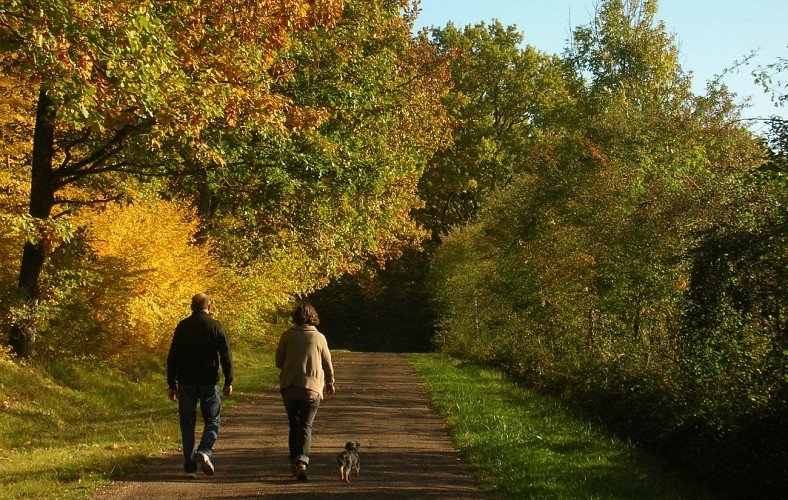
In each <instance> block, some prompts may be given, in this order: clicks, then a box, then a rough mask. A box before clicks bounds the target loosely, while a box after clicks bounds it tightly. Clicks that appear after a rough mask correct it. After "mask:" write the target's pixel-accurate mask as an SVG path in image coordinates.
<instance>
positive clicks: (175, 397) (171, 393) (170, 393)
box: [167, 389, 178, 401]
mask: <svg viewBox="0 0 788 500" xmlns="http://www.w3.org/2000/svg"><path fill="white" fill-rule="evenodd" d="M167 395H168V396H169V397H170V401H178V389H168V390H167Z"/></svg>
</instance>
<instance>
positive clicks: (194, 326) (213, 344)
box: [167, 311, 233, 389]
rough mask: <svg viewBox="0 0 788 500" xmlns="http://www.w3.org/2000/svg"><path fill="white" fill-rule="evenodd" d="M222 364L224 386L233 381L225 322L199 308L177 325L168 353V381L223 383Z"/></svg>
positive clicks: (173, 383)
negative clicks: (220, 380) (221, 381)
mask: <svg viewBox="0 0 788 500" xmlns="http://www.w3.org/2000/svg"><path fill="white" fill-rule="evenodd" d="M219 364H221V366H222V373H224V385H232V383H233V356H232V352H231V351H230V343H229V342H228V341H227V334H226V333H225V332H224V327H223V326H222V324H221V323H219V322H218V321H216V320H215V319H213V318H211V317H210V316H209V315H208V314H207V313H205V312H202V311H199V312H194V313H192V315H191V316H189V317H188V318H186V319H184V320H182V321H181V322H180V323H178V326H177V327H175V333H174V334H173V336H172V344H171V345H170V352H169V354H168V355H167V384H168V385H169V387H170V389H175V388H176V387H177V385H176V381H177V384H185V385H214V384H217V383H218V382H219Z"/></svg>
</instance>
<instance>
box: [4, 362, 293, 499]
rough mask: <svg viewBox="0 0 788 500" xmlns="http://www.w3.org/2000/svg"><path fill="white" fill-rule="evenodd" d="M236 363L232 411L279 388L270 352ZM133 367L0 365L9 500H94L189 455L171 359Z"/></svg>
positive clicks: (229, 400) (228, 401) (227, 403)
mask: <svg viewBox="0 0 788 500" xmlns="http://www.w3.org/2000/svg"><path fill="white" fill-rule="evenodd" d="M234 355H235V363H236V373H237V377H236V379H235V381H234V383H233V389H234V391H233V396H232V397H231V398H226V397H225V398H224V399H223V407H224V408H225V409H229V408H231V407H232V406H233V405H235V404H238V403H242V402H244V401H246V400H248V399H249V398H251V397H252V396H253V395H254V394H256V393H259V392H260V390H261V389H262V388H263V387H270V386H271V385H274V384H275V383H276V380H277V374H278V371H277V370H276V369H275V368H274V366H273V356H272V355H271V354H270V353H259V354H251V353H246V352H239V351H236V352H235V353H234ZM127 364H128V366H130V368H128V369H125V370H124V369H120V368H118V367H117V366H114V365H112V364H109V363H107V362H104V361H101V360H95V359H87V360H46V361H42V360H39V361H36V362H34V363H32V364H17V363H12V362H10V361H8V360H7V358H0V407H1V408H2V412H0V498H61V499H80V498H88V497H90V496H91V495H92V494H93V493H94V492H95V491H96V490H97V489H98V488H100V487H101V486H104V485H106V484H107V483H108V482H109V481H110V480H111V479H112V478H114V477H117V476H119V475H122V474H124V473H128V472H129V471H131V470H134V469H135V468H137V467H139V466H141V465H142V464H143V463H144V461H145V460H146V459H148V458H150V457H153V456H156V455H158V454H159V453H162V452H165V451H170V452H176V451H177V450H178V449H179V447H180V433H179V430H178V415H177V405H175V404H173V403H171V402H170V401H169V400H168V399H167V395H166V387H167V384H166V371H165V367H164V362H163V360H162V359H160V358H151V357H144V356H140V357H139V358H138V359H136V358H135V360H134V362H133V363H127Z"/></svg>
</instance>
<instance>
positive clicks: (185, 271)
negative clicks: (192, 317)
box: [79, 199, 214, 350]
mask: <svg viewBox="0 0 788 500" xmlns="http://www.w3.org/2000/svg"><path fill="white" fill-rule="evenodd" d="M79 219H80V220H79V222H81V223H83V224H85V225H86V226H87V227H88V228H89V234H90V243H91V246H92V247H93V249H94V251H95V252H96V256H97V258H96V264H95V266H96V269H95V271H96V272H98V273H100V274H101V276H102V279H101V281H100V282H99V283H96V284H95V285H94V286H93V287H92V289H91V290H90V291H89V292H87V293H86V296H88V297H92V302H93V303H92V304H91V307H90V310H91V314H93V315H94V318H95V320H96V321H98V322H99V323H100V324H101V325H102V329H103V330H105V331H108V332H111V334H112V335H111V338H110V339H108V342H109V344H110V346H109V347H110V350H112V348H113V346H119V345H128V344H131V345H137V346H139V347H142V348H145V349H153V350H156V349H159V350H161V349H164V348H165V347H166V345H167V342H168V341H169V338H170V335H171V333H172V332H171V330H172V328H173V327H174V325H175V324H176V323H177V321H178V320H179V319H180V318H181V317H182V316H183V315H184V314H185V313H186V312H188V310H187V308H185V307H184V305H187V304H188V300H189V299H190V297H191V296H192V295H193V294H194V293H196V292H199V291H205V290H208V289H209V288H210V286H211V284H212V277H213V274H214V273H213V271H212V267H213V258H212V256H211V254H210V252H209V249H208V248H207V247H204V246H196V245H194V244H193V235H194V234H195V233H196V232H197V230H198V228H199V225H198V223H197V220H196V218H195V216H194V214H193V213H191V212H190V211H188V210H185V209H184V208H183V207H180V206H178V205H175V204H173V203H170V202H166V201H161V200H146V199H139V200H138V201H136V202H135V203H134V204H132V205H119V204H113V205H109V206H107V207H106V208H105V209H103V210H100V211H98V210H97V211H92V212H89V213H85V214H83V215H82V216H81V217H80V218H79ZM179 305H180V306H181V307H179Z"/></svg>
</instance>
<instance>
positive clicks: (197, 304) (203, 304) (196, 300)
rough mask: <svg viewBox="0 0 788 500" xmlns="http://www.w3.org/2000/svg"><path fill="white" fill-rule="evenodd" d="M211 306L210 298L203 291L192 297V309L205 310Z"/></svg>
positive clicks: (195, 310)
mask: <svg viewBox="0 0 788 500" xmlns="http://www.w3.org/2000/svg"><path fill="white" fill-rule="evenodd" d="M209 307H211V298H210V297H208V296H207V295H206V294H204V293H198V294H197V295H195V296H194V297H192V311H194V312H197V311H207V310H208V308H209Z"/></svg>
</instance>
